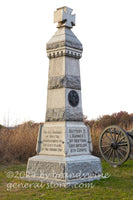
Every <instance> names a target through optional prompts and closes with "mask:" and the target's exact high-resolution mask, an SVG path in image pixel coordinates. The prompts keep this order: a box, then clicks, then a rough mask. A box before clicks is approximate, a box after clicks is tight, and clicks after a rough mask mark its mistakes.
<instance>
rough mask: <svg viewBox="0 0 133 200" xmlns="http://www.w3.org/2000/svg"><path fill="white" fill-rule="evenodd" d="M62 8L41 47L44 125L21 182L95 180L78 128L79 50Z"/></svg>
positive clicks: (94, 163) (96, 166) (68, 13)
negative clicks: (46, 64)
mask: <svg viewBox="0 0 133 200" xmlns="http://www.w3.org/2000/svg"><path fill="white" fill-rule="evenodd" d="M72 11H73V10H72V9H71V8H68V7H61V8H58V9H57V10H56V11H55V12H54V22H57V23H58V25H57V28H58V29H57V31H56V33H55V34H54V35H53V37H52V38H51V39H50V40H49V42H48V43H47V45H46V49H47V55H48V58H49V78H48V92H47V110H46V119H45V123H44V125H43V126H40V130H39V134H38V141H37V154H38V155H36V156H34V157H31V158H29V160H28V164H27V172H26V178H27V179H28V180H39V181H44V182H53V183H60V184H61V185H66V186H67V185H73V184H77V183H82V182H89V181H93V180H95V179H99V178H100V175H101V173H102V168H101V162H100V159H99V158H97V157H95V156H92V155H91V151H92V143H91V137H90V133H89V128H88V127H87V126H85V125H84V122H83V113H82V99H81V82H80V67H79V59H80V58H81V56H82V51H83V47H82V44H81V42H80V41H79V40H78V38H77V37H76V36H75V35H74V33H73V32H72V31H71V29H72V27H73V26H74V25H75V15H72Z"/></svg>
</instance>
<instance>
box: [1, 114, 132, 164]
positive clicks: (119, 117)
mask: <svg viewBox="0 0 133 200" xmlns="http://www.w3.org/2000/svg"><path fill="white" fill-rule="evenodd" d="M84 122H85V124H86V125H88V124H89V126H90V132H91V137H92V143H93V154H94V155H96V156H99V157H100V156H101V155H100V153H99V137H100V134H101V132H102V131H103V130H104V128H106V127H107V126H109V125H119V126H121V127H123V128H124V129H125V130H127V131H129V130H131V129H133V114H130V115H129V114H128V113H127V112H119V113H115V114H112V115H111V116H110V115H105V116H103V117H99V118H98V119H97V120H90V121H88V120H85V121H84ZM40 124H42V123H40ZM40 124H37V123H33V122H32V121H29V122H25V123H23V124H21V125H19V126H16V127H13V128H12V129H8V128H3V127H0V162H13V163H14V162H16V161H17V162H26V161H27V160H28V158H29V157H31V156H34V155H35V154H36V143H37V135H38V130H39V125H40Z"/></svg>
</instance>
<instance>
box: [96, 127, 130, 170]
mask: <svg viewBox="0 0 133 200" xmlns="http://www.w3.org/2000/svg"><path fill="white" fill-rule="evenodd" d="M132 147H133V130H132V131H130V132H126V131H125V130H124V129H123V128H121V127H119V126H116V125H112V126H108V127H107V128H105V129H104V131H103V132H102V133H101V135H100V139H99V150H100V153H101V155H102V157H103V158H104V160H105V161H107V162H108V163H109V164H110V165H111V166H113V167H117V166H120V165H122V164H123V163H124V162H126V160H127V159H128V158H129V156H130V155H131V150H132Z"/></svg>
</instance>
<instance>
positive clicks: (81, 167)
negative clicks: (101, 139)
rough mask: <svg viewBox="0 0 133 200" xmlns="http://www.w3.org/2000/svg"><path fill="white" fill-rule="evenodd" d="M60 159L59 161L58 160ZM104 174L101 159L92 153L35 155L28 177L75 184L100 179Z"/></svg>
mask: <svg viewBox="0 0 133 200" xmlns="http://www.w3.org/2000/svg"><path fill="white" fill-rule="evenodd" d="M57 161H58V162H57ZM101 176H102V168H101V162H100V159H99V158H97V157H95V156H92V155H89V156H88V155H84V156H71V157H58V156H43V155H40V156H34V157H32V158H30V159H29V161H28V166H27V174H26V179H27V180H28V179H29V180H31V181H33V180H39V181H44V182H51V181H52V182H53V183H54V182H55V183H61V184H62V185H64V184H65V185H66V186H67V185H69V186H71V185H73V184H75V183H82V182H88V181H89V182H90V181H93V180H99V179H100V177H101Z"/></svg>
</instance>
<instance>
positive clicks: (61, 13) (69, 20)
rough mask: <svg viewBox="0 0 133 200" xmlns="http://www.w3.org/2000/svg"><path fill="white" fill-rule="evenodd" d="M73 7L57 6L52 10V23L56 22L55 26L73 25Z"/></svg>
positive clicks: (69, 26) (70, 26)
mask: <svg viewBox="0 0 133 200" xmlns="http://www.w3.org/2000/svg"><path fill="white" fill-rule="evenodd" d="M72 11H73V9H71V8H68V7H66V6H64V7H61V8H57V10H56V11H55V12H54V23H56V22H58V25H57V28H60V27H68V28H72V27H73V26H75V15H72Z"/></svg>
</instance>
